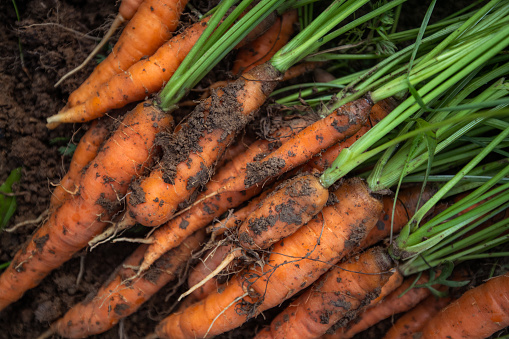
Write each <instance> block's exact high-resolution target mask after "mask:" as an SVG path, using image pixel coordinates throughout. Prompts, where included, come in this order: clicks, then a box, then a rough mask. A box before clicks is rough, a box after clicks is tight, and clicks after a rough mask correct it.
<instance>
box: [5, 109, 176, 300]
mask: <svg viewBox="0 0 509 339" xmlns="http://www.w3.org/2000/svg"><path fill="white" fill-rule="evenodd" d="M171 123H172V118H171V117H170V116H168V115H167V114H164V113H163V112H161V111H160V110H159V109H157V108H155V107H154V106H152V105H150V104H144V103H142V104H139V105H138V106H137V107H136V108H135V109H134V110H133V111H132V112H131V113H129V114H128V115H126V117H125V119H124V120H123V121H122V122H121V124H120V126H119V128H118V129H117V131H116V132H115V133H114V134H113V135H112V137H111V138H110V139H109V140H108V141H107V142H106V143H105V145H104V147H103V148H102V150H101V151H100V152H99V153H98V154H97V156H96V157H95V159H94V160H93V161H92V162H91V163H90V166H88V168H87V170H86V172H85V173H84V174H83V175H82V177H81V180H80V181H79V193H77V194H76V195H74V196H73V197H71V198H69V199H68V200H66V201H65V202H64V203H63V204H62V205H61V206H60V207H59V208H58V209H56V210H55V211H54V213H53V214H52V215H51V216H50V218H49V219H48V220H47V221H46V223H45V224H44V225H43V226H42V227H41V228H39V229H38V230H37V231H36V232H35V233H34V234H33V236H32V237H31V239H29V240H28V241H27V243H25V245H24V246H23V248H22V249H21V250H20V251H19V252H18V253H17V254H16V256H15V257H14V259H13V260H12V262H11V265H10V266H9V267H8V268H7V269H6V270H5V271H4V272H3V273H2V275H1V276H0V287H1V288H0V309H4V308H5V307H6V306H8V305H9V304H10V303H12V302H14V301H16V300H18V299H19V298H20V297H21V296H22V295H23V293H24V292H25V291H26V290H28V289H30V288H32V287H34V286H36V285H37V284H38V283H39V282H40V281H41V280H42V279H43V278H44V277H45V276H46V275H47V274H48V273H49V272H51V271H52V270H53V269H55V268H57V267H59V266H60V265H61V264H63V263H64V262H66V261H67V260H69V259H70V258H71V257H72V255H73V254H74V253H76V252H77V251H79V250H80V249H82V248H83V247H85V246H86V245H87V243H88V241H89V240H90V239H91V238H93V237H94V236H95V235H97V234H98V233H100V232H101V231H102V229H103V228H104V227H105V225H107V223H108V221H109V220H110V218H111V217H112V216H113V215H114V214H115V213H116V212H117V211H118V210H119V209H120V207H121V206H120V204H121V198H122V197H123V196H124V194H125V193H126V192H127V188H128V185H129V183H130V182H131V180H133V178H135V177H136V176H137V175H141V174H142V173H143V172H144V171H145V169H146V168H147V166H149V165H150V164H151V157H152V155H153V153H154V147H153V145H154V139H155V135H156V133H158V132H160V131H162V130H166V129H167V128H168V127H169V126H170V125H171Z"/></svg>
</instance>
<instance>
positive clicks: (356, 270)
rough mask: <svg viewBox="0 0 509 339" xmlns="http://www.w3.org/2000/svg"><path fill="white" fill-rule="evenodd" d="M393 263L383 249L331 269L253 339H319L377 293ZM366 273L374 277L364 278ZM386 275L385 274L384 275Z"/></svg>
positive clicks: (376, 249)
mask: <svg viewBox="0 0 509 339" xmlns="http://www.w3.org/2000/svg"><path fill="white" fill-rule="evenodd" d="M391 267H392V260H391V258H390V257H389V255H388V254H387V253H386V251H385V250H383V249H382V248H380V247H378V248H374V249H371V250H368V251H367V252H364V253H362V254H361V255H360V256H357V257H355V258H353V259H350V260H349V261H347V262H344V263H341V264H340V265H339V267H335V268H333V269H331V270H330V271H329V272H327V273H326V274H324V275H323V276H322V277H320V279H319V280H317V281H316V282H315V283H314V284H313V285H312V286H311V287H310V288H309V289H308V290H307V291H306V292H305V293H304V294H303V295H301V296H300V297H299V298H297V299H296V300H295V301H293V302H292V303H291V305H289V306H288V307H287V308H286V309H285V310H284V311H283V312H281V313H280V314H278V315H277V316H276V318H274V320H273V321H272V323H271V325H270V327H268V328H266V329H264V330H262V331H261V332H260V333H258V335H257V336H256V337H255V338H256V339H270V338H302V339H305V338H309V339H312V338H318V337H320V336H321V335H322V334H324V333H325V332H326V331H327V330H328V329H329V327H330V324H333V323H336V322H338V321H339V320H341V319H342V318H344V317H345V316H347V315H349V314H354V313H355V312H356V311H357V309H358V308H360V307H361V306H362V305H366V304H367V303H368V302H369V300H372V299H374V298H375V297H376V295H378V294H379V293H380V286H382V285H384V284H385V283H386V282H387V280H388V279H389V276H390V274H387V273H386V272H387V271H388V270H389V269H390V268H391ZM362 273H369V274H373V275H363V274H362ZM384 273H385V274H384Z"/></svg>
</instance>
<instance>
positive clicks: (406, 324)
mask: <svg viewBox="0 0 509 339" xmlns="http://www.w3.org/2000/svg"><path fill="white" fill-rule="evenodd" d="M450 302H451V297H443V298H437V297H436V296H434V295H430V296H429V297H427V298H426V299H425V300H423V301H422V302H421V303H420V304H419V305H417V306H416V307H414V308H413V309H411V310H410V311H408V312H406V313H405V314H404V315H403V316H401V318H399V319H398V320H397V321H396V322H395V323H394V324H393V325H392V326H391V328H390V329H389V331H387V333H385V336H384V339H398V338H399V339H406V338H408V339H413V338H414V335H417V332H420V331H421V329H422V328H423V327H424V326H425V325H426V323H427V322H428V321H429V320H430V319H431V318H432V317H433V316H435V314H437V313H438V312H439V311H440V310H441V309H442V308H444V307H445V306H447V305H448V304H449V303H450Z"/></svg>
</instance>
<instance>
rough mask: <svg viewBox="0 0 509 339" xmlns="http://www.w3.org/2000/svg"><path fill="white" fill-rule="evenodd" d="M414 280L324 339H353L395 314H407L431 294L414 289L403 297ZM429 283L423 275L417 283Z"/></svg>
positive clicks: (427, 291) (405, 282)
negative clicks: (406, 312)
mask: <svg viewBox="0 0 509 339" xmlns="http://www.w3.org/2000/svg"><path fill="white" fill-rule="evenodd" d="M414 280H415V279H414V278H412V277H409V278H407V279H406V280H405V281H404V282H403V284H402V285H401V286H399V287H398V288H397V289H396V290H394V291H393V292H392V293H390V294H389V295H388V296H387V297H386V298H384V299H383V300H382V301H380V302H378V303H377V304H376V305H374V306H372V307H370V308H368V309H367V310H366V311H365V312H363V313H361V314H360V315H359V316H358V317H357V318H356V319H354V320H352V321H351V322H349V323H348V324H346V325H344V324H336V325H334V326H332V328H331V330H330V332H327V333H331V332H332V331H335V332H334V334H332V335H326V336H324V338H327V339H333V338H335V339H337V338H351V337H353V336H354V335H356V334H357V333H360V332H362V331H364V330H366V329H368V328H369V327H371V326H373V325H374V324H376V323H378V322H380V321H382V320H383V319H387V318H388V317H390V316H392V315H394V314H397V313H401V312H405V311H408V310H410V309H411V308H413V307H415V306H416V305H417V304H419V303H420V302H421V301H422V300H424V299H425V298H427V297H428V296H429V295H430V294H431V292H430V290H429V289H427V288H412V289H411V290H409V291H407V292H406V293H405V294H403V296H401V294H402V293H403V292H405V291H406V290H407V289H408V288H409V287H410V286H411V285H412V284H413V282H414ZM427 281H428V276H427V275H426V274H423V275H422V276H421V277H420V278H419V280H418V281H417V284H422V283H425V282H427Z"/></svg>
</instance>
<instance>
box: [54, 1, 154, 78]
mask: <svg viewBox="0 0 509 339" xmlns="http://www.w3.org/2000/svg"><path fill="white" fill-rule="evenodd" d="M143 1H144V0H122V3H121V4H120V7H119V9H118V14H117V16H115V19H113V22H112V23H111V25H110V28H109V29H108V31H107V32H106V34H105V35H104V36H103V38H102V39H101V41H99V43H98V44H97V46H95V48H94V50H93V51H92V52H90V54H89V55H88V56H87V58H86V59H85V61H83V62H82V63H81V64H80V65H79V66H78V67H76V68H74V69H73V70H71V71H70V72H68V73H67V74H65V75H64V76H63V77H61V78H60V80H58V82H57V83H56V84H55V87H58V85H60V84H61V83H62V81H64V80H65V79H67V78H68V77H70V76H71V75H73V74H74V73H76V72H78V71H79V70H81V69H82V68H83V67H85V66H86V65H87V64H88V63H89V62H90V60H92V58H93V57H94V56H95V55H96V54H97V53H98V52H99V51H100V50H101V48H103V46H104V45H105V44H106V42H107V41H108V39H109V38H111V36H112V35H113V33H115V31H116V30H117V28H119V27H120V25H122V24H123V23H124V22H126V21H129V20H131V18H132V17H133V15H134V14H135V13H136V11H137V10H138V7H140V4H141V3H142V2H143Z"/></svg>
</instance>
